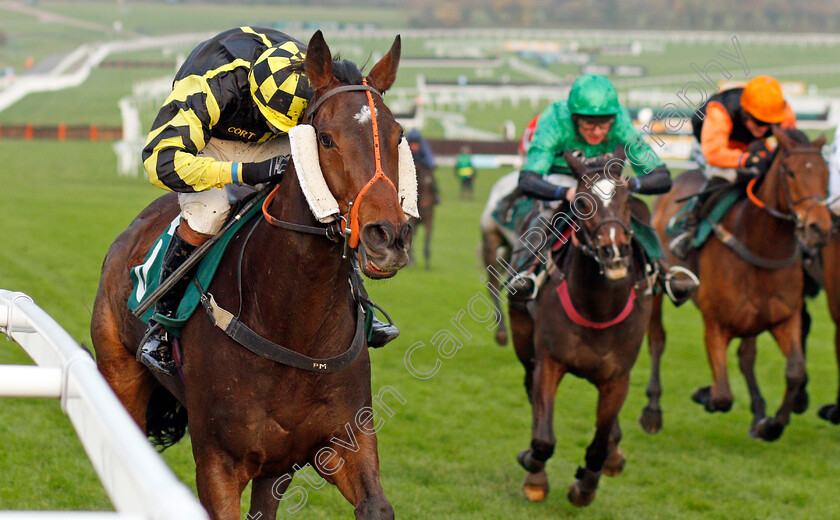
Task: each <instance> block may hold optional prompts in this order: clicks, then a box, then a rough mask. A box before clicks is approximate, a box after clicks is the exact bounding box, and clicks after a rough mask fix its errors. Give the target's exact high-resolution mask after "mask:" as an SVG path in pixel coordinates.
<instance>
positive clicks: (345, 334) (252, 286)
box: [91, 31, 412, 520]
mask: <svg viewBox="0 0 840 520" xmlns="http://www.w3.org/2000/svg"><path fill="white" fill-rule="evenodd" d="M399 57H400V40H399V37H397V38H396V40H395V41H394V44H393V46H392V47H391V49H390V52H389V53H388V54H386V55H385V56H384V57H383V58H382V59H381V60H380V61H379V62H378V63H376V65H375V66H374V67H373V68H372V70H371V71H370V74H369V75H368V76H367V78H366V83H365V85H362V83H363V78H362V74H361V73H360V72H359V70H358V69H357V68H356V66H355V65H354V64H352V63H350V62H347V61H336V62H333V59H332V57H331V53H330V50H329V48H328V46H327V44H326V43H325V41H324V38H323V36H322V34H321V32H320V31H318V32H316V33H315V35H314V36H313V37H312V39H311V40H310V42H309V45H308V51H307V53H306V59H305V61H304V64H303V68H304V71H305V75H306V77H307V78H308V80H309V83H310V85H311V87H312V88H313V90H314V97H313V99H312V101H311V103H310V104H309V107H308V109H307V111H306V112H305V113H304V115H303V119H302V121H311V125H312V126H313V127H314V129H315V133H316V135H317V145H315V144H314V142H313V146H317V149H318V154H319V162H320V166H321V170H322V172H323V175H324V179H325V181H326V184H327V186H328V188H329V191H330V192H332V194H333V196H334V197H335V199H336V201H337V202H338V206H339V208H340V212H341V213H342V214H343V215H345V218H347V219H348V221H349V224H348V226H349V227H350V228H352V229H353V230H354V231H353V233H352V235H351V236H350V245H351V246H353V245H354V244H353V242H354V240H353V238H354V237H358V239H359V241H358V247H357V249H356V248H354V249H353V250H352V251H350V254H349V255H347V256H343V255H342V251H343V245H342V244H341V243H340V241H333V240H328V239H327V238H326V237H325V236H318V235H315V234H302V233H299V232H297V231H293V230H289V229H283V228H278V227H275V226H273V225H272V224H271V223H270V221H273V222H275V223H276V222H277V221H283V222H285V223H289V222H290V223H294V224H298V225H305V226H310V228H316V227H319V223H318V222H317V221H316V220H315V218H314V216H313V214H312V212H311V210H310V208H309V206H308V204H307V201H306V199H305V198H304V194H303V192H302V191H301V187H300V182H299V180H298V177H297V176H296V175H295V164H293V163H291V164H290V168H289V169H288V170H287V172H286V174H285V178H284V179H283V180H282V181H281V182H280V183H279V184H278V192H277V195H276V196H275V197H274V198H273V199H272V200H271V201H270V203H268V204H267V205H266V206H265V211H266V216H265V218H262V217H261V218H258V219H255V220H254V221H253V223H252V222H249V223H247V224H246V225H245V226H244V227H243V228H242V229H241V230H240V231H239V232H237V235H236V236H235V237H234V238H233V240H232V241H231V243H230V245H229V246H228V252H227V254H226V255H225V257H224V258H223V259H222V262H221V264H220V266H219V269H218V271H217V274H216V276H215V278H214V279H213V281H212V283H211V284H210V286H209V287H208V288H207V291H208V292H209V293H211V294H212V295H213V296H214V298H215V300H216V301H217V302H218V304H219V305H220V306H221V307H224V308H226V309H234V310H235V309H237V308H239V309H241V313H240V317H241V319H242V322H244V323H245V324H247V326H248V327H250V328H251V329H253V331H254V332H256V333H257V334H259V335H260V336H262V337H264V338H266V339H267V340H269V341H271V342H275V343H278V344H282V345H285V346H286V347H287V348H288V349H290V350H292V351H295V352H297V353H299V354H301V355H304V356H308V358H309V360H310V361H329V360H328V359H321V360H319V359H311V358H330V357H334V356H336V355H341V354H342V353H345V354H346V353H348V352H349V350H348V345H351V343H352V344H353V345H354V346H355V345H357V344H359V345H361V347H364V342H363V336H364V334H361V335H356V334H354V332H355V331H356V330H357V329H359V324H358V322H357V317H358V316H359V313H360V312H361V311H360V310H359V305H358V303H357V302H356V301H355V299H354V296H353V294H351V289H350V284H348V279H349V278H350V276H351V273H352V272H353V270H354V267H353V263H352V262H353V258H354V257H355V256H356V254H358V257H359V264H360V266H361V270H362V271H363V272H364V274H365V275H367V276H368V277H370V278H388V277H391V276H393V275H394V274H396V272H397V271H398V270H399V269H400V268H401V267H403V266H404V265H405V264H406V262H407V261H408V248H409V245H410V241H411V234H412V230H411V226H410V225H409V224H408V222H407V219H406V216H405V214H404V213H403V210H402V208H401V207H400V200H399V198H398V195H397V190H396V189H395V185H396V184H397V183H398V182H399V179H398V177H397V172H398V143H399V142H400V139H401V134H402V132H401V128H400V125H399V124H397V122H396V120H395V119H394V117H393V115H392V114H391V112H390V110H388V107H387V106H385V104H384V103H383V102H382V99H381V94H382V93H383V92H385V91H386V90H387V89H388V88H389V87H390V86H391V85H392V84H393V82H394V79H395V77H396V72H397V66H398V64H399ZM372 113H373V114H375V115H374V120H373V121H371V117H370V114H372ZM359 114H368V117H367V118H366V120H365V118H364V117H362V116H360V115H359ZM360 125H361V126H360ZM377 127H378V139H377V138H376V137H375V136H376V134H377ZM375 148H376V152H374V149H375ZM316 160H317V159H316ZM374 172H376V175H374ZM383 174H384V175H383ZM377 181H379V182H377ZM397 189H398V188H397ZM351 202H354V204H353V208H352V209H353V212H352V213H351V212H350V210H349V205H350V203H351ZM178 211H179V209H178V205H177V203H176V198H175V196H174V195H172V194H170V195H166V196H164V197H161V198H160V199H158V200H157V201H155V202H153V203H152V204H151V205H150V206H149V207H148V208H146V209H145V210H144V211H143V212H142V213H141V214H140V215H139V216H138V217H137V218H136V219H135V220H134V221H133V222H132V223H131V225H130V226H129V227H128V229H127V230H126V231H125V232H123V233H122V234H121V235H120V236H119V237H118V238H117V239H116V241H115V242H114V244H113V245H112V246H111V248H110V250H109V252H108V256H107V258H106V259H105V263H104V266H103V269H102V278H101V281H100V285H99V290H98V292H97V295H96V301H95V303H94V309H93V321H92V323H91V336H92V338H93V344H94V347H95V349H96V357H97V363H98V366H99V369H100V370H101V372H102V373H103V375H104V376H105V378H106V379H107V380H108V382H109V383H110V385H111V386H112V387H113V389H114V391H115V392H116V394H117V396H119V398H120V399H121V401H122V402H123V404H124V405H125V406H126V408H127V409H128V411H129V412H130V413H131V415H132V416H133V418H134V420H135V421H136V422H137V424H138V425H139V426H140V428H141V429H143V430H144V431H147V432H148V429H147V426H150V425H151V417H152V416H153V415H155V414H157V413H158V412H161V411H162V412H165V413H169V414H170V415H171V413H172V412H174V410H175V407H174V406H170V408H171V409H170V410H159V408H160V407H161V401H160V400H159V399H157V398H158V397H161V396H163V397H164V398H166V399H164V400H165V401H168V402H169V404H170V405H174V404H175V403H174V399H173V398H172V396H170V395H169V394H168V393H167V391H168V392H171V393H172V394H173V395H174V396H176V397H177V399H178V401H180V403H182V404H183V406H184V407H186V409H187V410H188V411H189V426H190V433H191V436H192V447H193V455H194V457H195V461H196V486H197V488H198V495H199V499H200V500H201V503H202V504H203V505H204V507H205V508H206V509H207V511H208V512H209V514H210V517H211V518H213V519H215V520H238V519H240V518H241V516H242V515H241V512H240V496H241V494H242V491H243V489H244V488H245V486H246V485H247V484H248V483H249V482H250V481H253V488H252V497H251V507H250V516H249V517H250V518H257V517H262V518H275V516H276V512H277V509H278V505H279V500H280V499H281V497H282V494H283V493H284V492H285V490H286V488H287V486H288V485H289V481H290V480H291V478H290V477H289V475H291V474H293V473H294V472H295V469H300V468H302V467H303V468H305V465H306V464H312V465H313V466H314V467H315V469H316V470H317V471H318V472H319V473H321V475H322V476H323V478H324V479H326V480H327V481H329V482H331V483H332V484H334V485H336V486H337V487H338V488H339V490H340V491H341V493H342V494H343V495H344V497H345V498H346V499H347V500H348V501H349V502H350V503H352V504H353V505H354V506H355V515H356V518H370V519H374V518H375V519H385V518H393V517H394V511H393V508H392V507H391V505H390V503H389V502H388V500H387V499H386V498H385V494H384V492H383V489H382V485H381V484H380V481H379V458H378V453H377V439H376V435H375V429H374V428H373V424H372V421H371V419H372V417H373V415H372V413H371V412H372V410H371V408H370V407H371V402H372V399H371V388H370V385H371V382H370V377H371V375H370V357H369V355H368V352H367V349H366V348H360V351H359V355H358V357H356V358H355V360H353V361H352V362H349V363H348V364H347V366H346V368H344V369H343V370H340V371H336V372H335V373H319V372H316V371H309V370H314V369H311V368H310V369H309V370H302V369H299V368H294V367H291V366H286V365H282V364H280V363H277V362H275V361H272V360H270V359H267V358H265V357H261V356H258V355H255V354H253V353H252V352H251V351H249V350H246V349H245V348H243V347H242V346H240V345H239V344H238V343H236V342H234V341H233V340H232V339H230V338H229V337H228V336H227V335H226V334H225V333H224V332H222V330H220V329H219V328H217V327H216V326H214V325H213V323H211V321H210V319H208V316H207V315H205V313H204V312H195V313H194V314H193V315H192V316H191V317H190V319H189V321H188V322H187V323H186V325H185V326H184V328H183V329H182V335H181V341H180V349H181V351H182V363H183V366H182V372H183V379H177V378H175V377H168V376H162V379H163V380H162V381H161V383H163V385H164V386H163V387H161V386H160V383H159V382H158V381H157V380H156V379H155V377H153V375H152V374H151V373H150V372H149V371H148V370H147V369H146V368H145V367H144V366H143V365H141V364H140V363H138V362H137V361H135V359H134V352H135V350H136V349H137V345H138V344H139V342H140V339H141V337H142V336H143V331H144V329H145V324H143V323H141V322H140V321H139V320H137V319H135V317H134V316H133V315H132V314H131V313H130V312H129V311H128V309H127V307H126V300H127V298H128V296H129V292H130V291H131V283H130V281H129V268H130V266H134V265H138V264H141V263H142V262H143V260H144V257H145V256H146V253H147V251H148V249H149V248H150V246H151V245H152V243H153V242H154V240H155V239H156V237H158V236H159V235H160V234H161V233H162V232H163V231H164V229H165V227H166V226H167V225H168V224H169V222H171V221H172V220H173V218H174V217H175V216H176V215H177V214H178ZM319 229H320V230H321V231H323V230H325V229H327V228H325V227H323V226H320V228H319ZM246 243H247V244H246ZM246 245H247V247H246ZM357 252H358V253H357ZM358 338H362V342H361V343H358V342H357V340H358ZM351 359H352V358H351ZM309 366H310V367H311V365H309ZM366 411H367V412H366ZM147 417H148V418H149V422H147ZM169 426H170V427H171V428H172V429H173V430H174V429H176V426H177V425H174V424H170V425H169ZM182 428H183V425H182ZM359 430H362V431H361V432H359ZM354 431H355V432H357V433H354ZM182 434H183V429H181V431H180V432H175V433H174V434H173V435H174V437H175V438H174V439H172V440H177V438H178V437H179V435H182ZM331 439H332V442H331ZM336 439H338V440H340V442H335V441H336ZM326 447H329V449H330V450H332V451H323V448H326ZM325 455H326V457H325Z"/></svg>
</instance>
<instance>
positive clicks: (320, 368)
mask: <svg viewBox="0 0 840 520" xmlns="http://www.w3.org/2000/svg"><path fill="white" fill-rule="evenodd" d="M201 304H202V305H203V306H204V309H205V310H206V311H207V314H208V316H210V321H212V322H213V324H214V325H215V326H217V327H219V328H220V329H222V330H223V331H225V334H227V335H228V336H230V337H231V339H233V340H234V341H236V342H237V343H239V344H240V345H242V346H243V347H245V348H247V349H248V350H250V351H251V352H253V353H254V354H257V355H258V356H262V357H264V358H266V359H270V360H272V361H276V362H278V363H280V364H283V365H288V366H291V367H295V368H300V369H303V370H308V371H309V372H322V373H327V374H332V373H334V372H340V371H342V370H344V369H345V368H347V367H349V366H350V365H352V364H353V362H354V361H356V358H358V357H359V354H361V352H362V348H364V345H365V333H364V332H365V312H364V310H362V306H361V305H359V306H358V309H357V312H356V333H355V334H354V336H353V342H352V343H351V344H350V348H349V349H347V350H346V351H344V353H342V354H339V355H337V356H333V357H331V358H323V359H318V358H311V357H309V356H305V355H303V354H301V353H299V352H295V351H294V350H291V349H288V348H286V347H284V346H283V345H278V344H277V343H274V342H272V341H269V340H267V339H265V338H264V337H262V336H260V335H259V334H257V333H256V332H254V331H253V330H251V329H250V328H248V326H247V325H245V324H244V323H242V322H241V321H239V318H237V317H235V316H234V315H233V314H232V313H230V312H228V311H226V310H225V309H223V308H221V307H220V306H219V304H218V303H216V300H215V299H214V298H213V295H212V294H210V293H202V295H201Z"/></svg>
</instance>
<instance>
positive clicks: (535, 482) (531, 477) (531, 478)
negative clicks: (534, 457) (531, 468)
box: [522, 471, 549, 502]
mask: <svg viewBox="0 0 840 520" xmlns="http://www.w3.org/2000/svg"><path fill="white" fill-rule="evenodd" d="M548 490H549V488H548V475H546V473H545V471H540V472H539V473H526V474H525V479H524V480H523V481H522V491H523V492H524V493H525V498H527V499H528V500H529V501H531V502H542V501H543V500H545V497H547V496H548Z"/></svg>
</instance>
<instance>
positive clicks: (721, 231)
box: [713, 148, 825, 270]
mask: <svg viewBox="0 0 840 520" xmlns="http://www.w3.org/2000/svg"><path fill="white" fill-rule="evenodd" d="M793 154H819V150H814V149H811V148H795V149H793V150H789V151H786V152H785V155H783V156H782V158H781V159H779V172H778V175H781V177H782V188H783V190H784V192H785V203H786V204H787V206H788V207H789V208H791V211H792V210H793V207H794V206H795V205H796V204H800V203H802V202H805V201H807V200H812V199H813V200H815V201H816V202H815V204H814V205H818V204H825V199H822V200H821V199H820V197H819V195H811V196H809V197H805V198H802V199H800V200H793V196H792V195H791V193H790V185H789V184H788V180H787V175H786V173H787V172H786V171H785V170H786V168H785V165H784V159H785V157H787V156H788V155H793ZM758 179H759V177H755V178H753V179H752V180H751V181H750V182H749V183H748V184H747V198H748V199H749V201H750V202H751V203H752V204H753V205H755V206H756V207H758V208H759V209H761V210H763V211H765V212H767V213H768V214H769V215H771V216H772V217H774V218H776V219H778V220H782V221H785V222H792V223H793V224H794V225H795V227H796V230H797V231H800V230H802V229H804V227H805V224H804V221H803V220H802V219H801V218H800V217H799V215H798V214H797V213H796V212H795V211H793V212H792V213H783V212H781V211H779V210H777V209H775V208H771V207H769V206H768V205H767V204H766V203H765V202H764V201H763V200H761V199H759V198H758V196H756V194H755V185H756V183H757V182H758ZM812 207H813V206H812ZM809 211H810V209H809ZM713 229H714V233H715V236H716V237H717V239H718V240H720V241H721V242H722V243H723V244H724V245H725V246H727V247H729V248H730V249H732V250H733V251H734V252H735V253H736V254H737V255H738V256H740V257H741V258H742V259H743V260H745V261H746V262H747V263H749V264H752V265H754V266H756V267H758V268H761V269H768V270H777V269H784V268H786V267H790V266H792V265H793V264H794V263H795V262H796V260H797V259H798V258H799V256H800V254H801V251H802V245H801V244H800V240H795V242H794V248H793V252H792V253H791V254H790V255H789V256H787V257H785V258H779V259H769V258H764V257H761V256H758V255H756V254H755V253H753V252H752V251H750V250H749V249H748V248H747V246H746V245H745V244H744V243H743V242H741V241H740V240H738V239H737V238H736V237H735V235H734V234H733V233H731V232H730V231H728V230H727V229H726V228H724V227H723V225H722V224H717V225H715V226H714V228H713Z"/></svg>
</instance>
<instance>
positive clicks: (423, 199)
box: [408, 163, 437, 271]
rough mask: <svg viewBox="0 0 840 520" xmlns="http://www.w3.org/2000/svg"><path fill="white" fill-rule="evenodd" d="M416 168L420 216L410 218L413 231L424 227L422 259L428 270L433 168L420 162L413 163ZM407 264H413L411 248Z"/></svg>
mask: <svg viewBox="0 0 840 520" xmlns="http://www.w3.org/2000/svg"><path fill="white" fill-rule="evenodd" d="M415 167H416V168H417V211H418V212H419V213H420V218H414V217H412V218H411V219H410V222H411V225H412V227H413V228H414V230H415V232H416V231H417V228H418V227H419V226H420V225H422V226H423V227H424V228H425V237H424V240H423V259H424V260H425V269H426V271H428V270H429V269H431V268H432V228H433V227H434V223H435V204H436V202H435V197H436V196H435V193H436V190H437V188H436V187H435V177H434V168H427V167H425V166H423V165H421V164H418V163H415ZM408 255H409V260H408V263H409V265H412V264H414V254H413V248H412V249H411V250H409V253H408Z"/></svg>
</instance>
